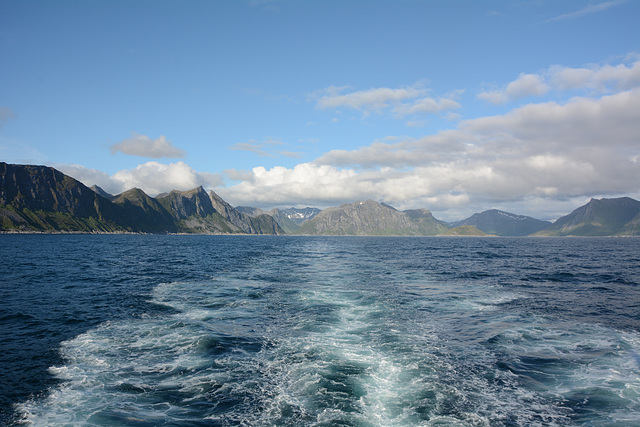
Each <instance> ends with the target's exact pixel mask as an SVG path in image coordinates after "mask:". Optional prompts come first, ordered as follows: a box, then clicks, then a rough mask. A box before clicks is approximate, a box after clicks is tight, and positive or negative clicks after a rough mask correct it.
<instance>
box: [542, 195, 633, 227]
mask: <svg viewBox="0 0 640 427" xmlns="http://www.w3.org/2000/svg"><path fill="white" fill-rule="evenodd" d="M536 235H539V236H638V235H640V202H639V201H637V200H634V199H631V198H629V197H622V198H618V199H599V200H596V199H591V201H589V203H587V204H586V205H584V206H581V207H579V208H578V209H576V210H574V211H573V212H571V213H570V214H569V215H566V216H563V217H562V218H559V219H558V220H557V221H556V222H554V223H553V224H552V225H551V226H549V227H548V228H546V229H544V230H542V231H540V232H538V233H536Z"/></svg>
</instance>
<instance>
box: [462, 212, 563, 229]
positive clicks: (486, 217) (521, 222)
mask: <svg viewBox="0 0 640 427" xmlns="http://www.w3.org/2000/svg"><path fill="white" fill-rule="evenodd" d="M450 225H451V227H454V228H455V227H460V226H463V225H471V226H473V227H476V228H477V229H478V230H480V231H483V232H484V233H487V234H493V235H496V236H528V235H529V234H533V233H536V232H538V231H540V230H543V229H545V228H547V227H549V226H550V225H551V223H550V222H549V221H541V220H539V219H535V218H531V217H530V216H524V215H516V214H512V213H509V212H504V211H499V210H497V209H490V210H488V211H484V212H481V213H476V214H473V215H472V216H470V217H469V218H467V219H464V220H462V221H457V222H454V223H451V224H450Z"/></svg>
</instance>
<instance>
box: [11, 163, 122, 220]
mask: <svg viewBox="0 0 640 427" xmlns="http://www.w3.org/2000/svg"><path fill="white" fill-rule="evenodd" d="M120 213H121V209H120V208H119V207H118V206H117V205H114V204H113V203H111V202H110V201H109V200H107V199H106V198H104V197H102V196H100V195H98V194H96V193H95V192H94V191H92V190H91V189H89V188H87V187H86V186H85V185H83V184H82V183H80V182H79V181H76V180H75V179H73V178H71V177H69V176H66V175H64V174H63V173H62V172H59V171H57V170H56V169H54V168H50V167H46V166H22V165H12V164H7V163H4V162H2V163H0V230H18V231H63V230H64V231H103V232H114V231H124V230H125V229H126V225H125V224H122V223H120V222H119V221H118V217H119V215H120Z"/></svg>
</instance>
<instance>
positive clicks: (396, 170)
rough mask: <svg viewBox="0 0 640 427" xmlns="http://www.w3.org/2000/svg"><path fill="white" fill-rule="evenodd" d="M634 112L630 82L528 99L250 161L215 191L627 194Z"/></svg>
mask: <svg viewBox="0 0 640 427" xmlns="http://www.w3.org/2000/svg"><path fill="white" fill-rule="evenodd" d="M639 112H640V88H634V89H630V90H626V91H622V92H619V93H615V94H612V95H605V96H602V97H600V98H596V99H593V98H588V97H576V98H572V99H571V100H569V101H568V102H566V103H564V104H560V103H556V102H545V103H540V104H529V105H525V106H523V107H520V108H517V109H515V110H513V111H511V112H509V113H507V114H504V115H498V116H492V117H483V118H478V119H472V120H466V121H462V122H460V124H459V125H458V127H457V128H456V129H453V130H447V131H442V132H440V133H437V134H435V135H430V136H425V137H423V138H419V139H405V140H401V141H398V142H392V143H382V142H376V143H373V144H371V145H369V146H366V147H362V148H360V149H357V150H352V151H346V150H333V151H330V152H328V153H326V154H324V155H323V156H321V157H319V158H318V159H316V160H315V161H314V162H309V163H303V164H299V165H297V166H295V167H294V168H290V169H288V168H283V167H275V168H272V169H269V170H267V169H265V168H263V167H258V168H254V169H252V170H251V171H248V172H246V173H245V175H244V176H243V182H240V183H238V184H236V185H234V186H231V187H229V188H226V189H221V190H220V192H221V194H224V196H227V197H228V198H229V199H231V200H232V201H233V202H234V203H236V204H250V203H254V204H256V203H257V204H263V205H264V204H270V205H288V204H298V205H300V204H309V205H314V204H315V205H318V204H322V205H325V206H326V205H332V204H333V205H335V204H339V203H342V202H349V201H354V200H361V199H366V198H372V199H375V200H383V201H387V202H389V203H391V204H395V205H396V206H398V207H400V208H409V207H427V208H429V209H432V210H434V211H451V212H456V211H457V210H461V209H463V207H465V206H469V207H471V208H473V207H475V206H482V207H483V209H486V208H487V205H504V204H509V203H511V204H516V203H517V204H522V203H524V202H525V201H528V203H530V204H532V205H535V204H537V203H539V201H540V200H557V201H559V202H564V201H567V200H569V199H571V198H574V197H588V196H592V195H593V196H596V195H602V194H621V193H634V192H638V190H639V188H638V182H639V181H638V179H639V178H640V161H639V159H640V145H639V144H638V141H640V126H638V123H640V116H639V114H640V113H639ZM224 196H223V197H224ZM529 209H531V212H533V209H535V207H533V206H529ZM524 213H527V212H524ZM565 213H566V212H565ZM548 215H551V213H548Z"/></svg>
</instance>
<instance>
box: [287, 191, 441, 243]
mask: <svg viewBox="0 0 640 427" xmlns="http://www.w3.org/2000/svg"><path fill="white" fill-rule="evenodd" d="M426 212H428V211H426ZM429 215H430V213H429V214H428V215H427V214H425V213H424V212H423V213H422V214H415V213H411V214H406V213H404V212H400V211H398V210H396V209H394V208H392V207H390V206H388V205H383V204H380V203H377V202H374V201H373V200H367V201H363V202H356V203H350V204H343V205H341V206H339V207H334V208H327V209H324V210H323V211H321V212H320V213H318V214H317V215H316V216H315V217H314V218H312V219H310V220H308V221H305V222H304V223H303V224H302V227H300V229H299V230H298V231H297V232H296V234H310V235H350V236H422V235H435V234H438V232H437V231H435V230H438V229H439V227H441V226H442V224H440V223H439V222H438V221H437V220H435V219H434V218H433V217H431V218H429ZM411 216H413V217H414V219H415V220H412V218H411ZM444 228H445V229H446V226H445V227H444Z"/></svg>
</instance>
